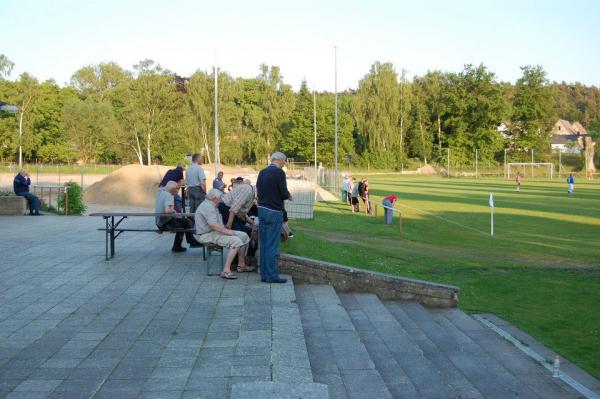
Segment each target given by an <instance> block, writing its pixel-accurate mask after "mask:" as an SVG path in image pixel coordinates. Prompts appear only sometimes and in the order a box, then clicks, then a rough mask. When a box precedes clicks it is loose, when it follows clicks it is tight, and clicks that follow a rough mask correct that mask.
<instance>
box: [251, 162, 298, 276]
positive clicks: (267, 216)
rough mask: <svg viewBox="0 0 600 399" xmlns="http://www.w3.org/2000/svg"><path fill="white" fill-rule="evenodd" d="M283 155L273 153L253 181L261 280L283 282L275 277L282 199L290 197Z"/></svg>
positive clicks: (282, 208) (281, 223) (282, 209)
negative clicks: (256, 208)
mask: <svg viewBox="0 0 600 399" xmlns="http://www.w3.org/2000/svg"><path fill="white" fill-rule="evenodd" d="M285 159H286V157H285V154H283V153H281V152H275V153H273V155H271V164H270V165H269V166H267V167H266V168H265V169H263V170H261V171H260V172H259V174H258V179H257V180H256V190H257V193H258V221H259V225H258V244H259V246H260V277H261V281H263V282H265V283H285V282H286V281H287V280H286V279H284V278H281V277H279V270H278V264H277V263H278V261H279V240H280V237H281V226H282V225H283V211H284V209H285V208H284V203H283V201H284V200H290V201H291V200H292V196H291V195H290V193H289V191H288V189H287V183H286V180H285V172H284V171H283V170H282V168H283V165H285Z"/></svg>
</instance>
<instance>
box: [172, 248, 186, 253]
mask: <svg viewBox="0 0 600 399" xmlns="http://www.w3.org/2000/svg"><path fill="white" fill-rule="evenodd" d="M185 251H186V248H184V247H179V248H171V252H185Z"/></svg>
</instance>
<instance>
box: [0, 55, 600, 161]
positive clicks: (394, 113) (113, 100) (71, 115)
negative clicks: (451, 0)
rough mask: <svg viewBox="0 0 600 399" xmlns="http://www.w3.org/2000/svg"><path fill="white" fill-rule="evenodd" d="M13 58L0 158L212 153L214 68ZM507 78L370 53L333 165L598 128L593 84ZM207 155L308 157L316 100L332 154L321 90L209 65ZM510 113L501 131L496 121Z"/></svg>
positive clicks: (489, 155) (538, 76)
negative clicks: (34, 66) (32, 62)
mask: <svg viewBox="0 0 600 399" xmlns="http://www.w3.org/2000/svg"><path fill="white" fill-rule="evenodd" d="M13 67H14V64H13V63H12V62H11V61H10V60H9V59H8V58H7V57H6V56H4V55H0V101H3V102H5V103H9V104H12V105H15V106H17V107H18V110H17V113H16V114H8V113H3V114H2V115H0V160H1V161H14V160H16V159H17V158H18V148H19V143H21V144H22V149H23V158H24V160H26V161H29V162H63V163H65V162H75V161H79V162H83V163H122V162H137V163H140V164H152V163H163V164H172V163H175V162H177V161H179V160H181V159H182V158H183V157H184V156H185V155H188V154H190V153H193V152H199V153H202V154H203V156H204V157H205V161H207V162H210V161H211V160H212V159H211V158H212V156H213V154H212V148H213V144H214V143H213V140H214V135H213V129H214V72H212V71H209V72H205V71H200V70H199V71H197V72H195V73H194V74H193V75H192V76H190V77H189V78H182V77H179V76H177V75H175V74H174V73H172V72H171V71H169V70H167V69H164V68H162V67H161V66H160V65H159V64H156V63H155V62H153V61H151V60H144V61H141V62H139V63H138V64H136V65H135V66H134V67H133V70H131V71H129V70H126V69H124V68H122V67H121V66H119V65H118V64H116V63H113V62H106V63H100V64H97V65H90V66H85V67H83V68H81V69H79V70H78V71H76V72H75V73H74V74H73V75H72V77H71V80H70V83H69V84H68V85H67V86H65V87H61V86H59V85H58V84H57V83H56V82H54V81H53V80H47V81H44V82H39V81H38V80H37V79H35V78H34V77H33V76H31V75H30V74H28V73H23V74H21V75H20V76H19V77H18V78H16V79H14V80H10V79H9V78H10V74H11V71H12V69H13ZM521 70H522V76H521V77H520V78H519V79H518V80H517V82H516V83H514V84H513V83H507V82H502V81H499V80H498V79H497V77H496V76H495V74H494V73H493V72H492V71H490V70H489V68H487V67H486V66H485V65H483V64H481V65H466V66H465V67H464V69H463V70H462V71H461V72H458V73H453V72H441V71H430V72H427V73H426V74H424V75H422V76H413V77H411V78H409V77H407V76H406V75H407V74H406V72H405V71H404V70H401V71H400V72H398V71H397V70H396V68H395V67H394V66H393V65H392V64H390V63H380V62H376V63H374V64H373V65H372V67H371V69H370V71H369V72H368V73H367V74H366V75H365V76H364V77H363V79H362V80H360V82H359V84H358V88H357V89H356V90H348V91H344V92H342V93H339V95H338V126H339V128H338V137H339V146H338V148H339V161H340V163H344V162H345V161H346V160H349V159H352V163H353V164H355V165H357V164H360V165H365V166H366V165H367V164H368V165H370V166H372V167H377V168H395V169H400V168H401V167H402V166H403V165H407V164H409V163H410V162H413V161H415V160H418V161H420V162H424V163H430V162H434V163H435V162H444V159H445V156H446V155H445V154H446V149H447V148H450V149H451V151H452V154H453V155H452V157H453V162H455V163H467V162H470V160H471V159H472V158H473V154H474V152H475V150H478V151H479V157H480V160H481V161H482V162H496V161H500V160H501V157H502V156H503V152H504V149H509V150H510V151H511V153H512V154H517V156H518V154H522V157H523V159H527V157H528V154H529V153H530V151H531V149H535V151H536V154H537V157H538V159H543V157H544V156H549V154H550V132H551V129H552V126H553V124H554V123H555V122H556V120H557V118H559V117H560V118H564V119H567V120H570V121H574V120H578V121H580V122H581V123H582V124H583V125H584V126H585V127H586V128H587V129H588V130H589V131H590V132H592V133H593V134H596V135H597V133H595V132H600V88H598V87H596V86H586V85H583V84H581V83H565V82H562V83H556V82H549V80H548V78H547V76H546V72H545V71H544V69H543V68H542V67H541V66H524V67H522V68H521ZM217 83H218V87H219V90H218V101H219V120H218V123H219V133H220V134H219V137H220V139H219V143H220V159H221V162H225V163H230V164H233V163H237V164H241V163H245V164H254V163H262V162H264V160H265V159H266V158H267V156H268V154H269V153H271V152H272V151H274V150H276V149H280V150H282V151H284V152H285V153H286V154H288V156H289V157H291V158H294V159H295V160H298V161H312V160H313V157H314V155H313V117H314V116H313V104H314V103H313V102H316V123H317V142H318V146H317V147H318V150H317V151H318V160H319V161H320V162H323V164H324V165H332V163H333V162H334V142H335V139H334V107H335V95H334V94H333V93H331V92H318V93H313V92H311V90H310V89H309V86H308V83H307V82H306V81H304V82H302V84H301V87H300V89H299V91H297V92H295V91H294V90H293V89H292V87H291V86H290V85H289V84H288V83H286V82H285V81H284V79H283V76H282V73H281V71H280V69H279V68H278V67H277V66H267V65H264V64H263V65H260V66H259V70H258V74H257V76H256V77H255V78H250V79H248V78H236V77H233V76H231V75H229V74H228V73H227V72H224V71H219V73H218V82H217ZM506 121H510V122H511V123H509V127H510V130H509V132H508V133H509V134H508V135H502V134H500V133H499V132H498V130H497V128H498V126H499V125H500V124H501V123H502V122H506Z"/></svg>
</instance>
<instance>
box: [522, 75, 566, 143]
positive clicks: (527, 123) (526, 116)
mask: <svg viewBox="0 0 600 399" xmlns="http://www.w3.org/2000/svg"><path fill="white" fill-rule="evenodd" d="M521 71H523V75H522V76H521V78H519V80H517V84H516V89H515V99H514V103H513V116H512V120H513V122H514V123H515V125H516V127H515V129H513V132H512V133H513V141H514V142H513V145H514V149H515V150H517V151H529V150H531V149H532V148H536V149H538V150H539V151H542V152H548V151H549V149H550V145H549V144H550V143H549V139H550V132H551V129H552V126H553V124H554V122H555V121H556V116H555V113H554V104H553V103H552V89H551V88H550V86H549V84H548V80H547V79H546V72H545V71H544V69H543V68H542V67H541V66H539V65H537V66H524V67H521Z"/></svg>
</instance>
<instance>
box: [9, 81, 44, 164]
mask: <svg viewBox="0 0 600 399" xmlns="http://www.w3.org/2000/svg"><path fill="white" fill-rule="evenodd" d="M15 91H16V93H15V97H14V100H13V101H15V103H16V104H17V107H18V109H19V111H18V119H19V168H21V167H23V133H24V131H23V123H24V122H25V116H26V115H28V113H29V111H30V109H31V107H33V103H34V101H35V99H36V98H37V97H38V95H39V84H38V81H37V80H36V79H35V78H34V77H33V76H31V75H29V74H27V73H23V74H21V76H20V78H19V81H18V82H17V84H16V86H15Z"/></svg>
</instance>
